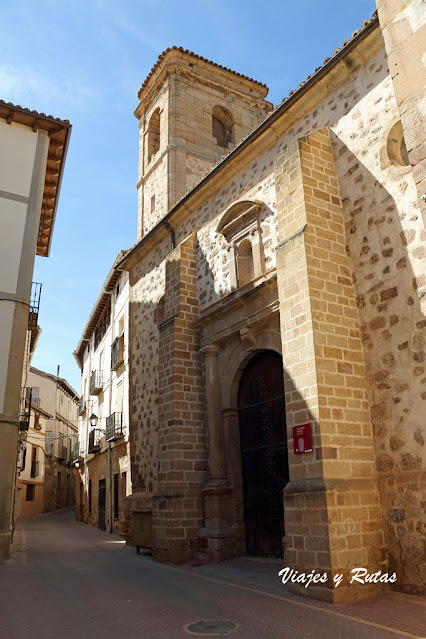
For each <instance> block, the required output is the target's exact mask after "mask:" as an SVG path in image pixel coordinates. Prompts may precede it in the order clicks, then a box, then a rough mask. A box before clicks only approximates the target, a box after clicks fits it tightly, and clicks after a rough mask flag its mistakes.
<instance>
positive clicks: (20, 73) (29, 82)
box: [0, 64, 100, 117]
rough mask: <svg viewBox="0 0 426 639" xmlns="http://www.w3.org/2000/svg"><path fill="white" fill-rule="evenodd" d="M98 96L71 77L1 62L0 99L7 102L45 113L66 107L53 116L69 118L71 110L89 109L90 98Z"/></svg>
mask: <svg viewBox="0 0 426 639" xmlns="http://www.w3.org/2000/svg"><path fill="white" fill-rule="evenodd" d="M99 97H100V94H99V91H98V90H97V89H93V88H92V87H91V86H88V85H85V84H84V83H82V82H74V81H73V79H72V78H69V77H65V76H62V77H60V78H57V77H54V76H50V75H47V74H46V73H45V72H43V71H40V70H38V69H35V68H31V67H30V66H22V67H21V66H13V65H7V64H0V98H1V99H2V100H5V101H6V102H13V103H14V104H20V105H21V106H23V107H28V108H29V109H35V110H37V111H43V112H46V109H47V110H50V109H52V110H54V109H61V110H63V109H65V113H64V114H61V113H56V112H55V113H53V115H54V116H55V117H61V116H62V117H69V111H70V109H72V110H75V109H79V108H80V107H84V108H85V109H87V103H88V101H90V102H91V103H92V102H93V101H95V100H97V99H98V98H99ZM47 115H50V113H48V114H47Z"/></svg>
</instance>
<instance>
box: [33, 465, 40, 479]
mask: <svg viewBox="0 0 426 639" xmlns="http://www.w3.org/2000/svg"><path fill="white" fill-rule="evenodd" d="M39 473H40V462H38V461H32V462H31V477H38V476H39Z"/></svg>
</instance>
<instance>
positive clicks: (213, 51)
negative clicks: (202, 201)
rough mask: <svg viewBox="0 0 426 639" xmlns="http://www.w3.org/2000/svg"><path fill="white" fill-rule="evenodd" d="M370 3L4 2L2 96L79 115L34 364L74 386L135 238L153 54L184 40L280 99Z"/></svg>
mask: <svg viewBox="0 0 426 639" xmlns="http://www.w3.org/2000/svg"><path fill="white" fill-rule="evenodd" d="M261 8H263V11H261V10H260V9H261ZM374 9H375V3H374V0H352V1H351V2H342V1H341V0H323V1H322V2H318V0H298V1H297V2H288V1H285V0H281V1H275V0H272V1H271V0H270V1H269V2H265V3H263V4H262V3H259V2H258V1H256V2H254V1H253V0H245V1H244V2H243V1H241V0H235V1H233V0H215V1H214V2H213V1H212V0H200V2H199V3H198V4H196V3H195V2H194V1H193V0H191V2H189V1H187V0H180V1H175V2H173V1H171V0H161V1H159V0H139V1H135V0H122V1H121V2H120V3H116V2H110V1H109V0H106V1H101V0H84V1H83V0H69V1H68V2H57V1H56V2H52V1H46V0H39V2H37V3H36V4H34V2H29V1H28V0H20V2H18V3H11V2H9V3H3V6H2V16H1V21H0V41H1V43H2V56H1V62H0V98H1V99H3V100H6V101H10V102H13V103H14V104H20V105H21V106H24V107H28V108H30V109H36V110H38V111H42V112H44V113H47V114H49V115H54V116H55V117H60V118H64V119H68V120H70V122H71V124H72V125H73V131H72V135H71V143H70V148H69V151H68V156H67V162H66V166H65V174H64V179H63V183H62V190H61V195H60V200H59V207H58V214H57V218H56V225H55V232H54V236H53V243H52V250H51V255H50V257H49V258H48V259H46V258H41V257H37V258H36V264H35V271H34V278H33V279H34V280H35V281H39V282H42V283H43V290H42V298H41V307H40V315H39V323H40V325H41V327H42V329H43V333H42V335H41V337H40V340H39V343H38V346H37V350H36V353H35V356H34V359H33V364H34V366H37V367H38V368H41V369H43V370H45V371H47V372H51V373H55V372H56V367H57V365H58V364H60V366H61V375H62V376H63V377H65V378H66V379H67V380H68V381H69V382H70V384H71V385H73V386H74V388H75V389H76V390H77V391H79V388H80V371H79V368H78V366H77V364H76V363H75V361H74V358H73V356H72V351H73V350H74V349H75V347H76V345H77V343H78V340H79V338H80V334H81V331H82V329H83V328H84V325H85V323H86V320H87V317H88V315H89V313H90V311H91V309H92V306H93V303H94V302H95V300H96V298H97V296H98V292H99V289H100V286H101V285H102V283H103V282H104V280H105V277H106V275H107V274H108V271H109V269H110V268H111V265H112V262H113V261H114V258H115V256H116V255H117V253H118V252H119V251H120V250H121V249H125V248H128V247H130V246H132V245H133V244H134V243H135V242H136V226H137V193H136V181H137V168H138V126H137V120H136V118H135V117H134V115H133V111H134V109H135V108H136V106H137V103H138V99H137V92H138V89H139V87H140V85H141V84H142V82H143V80H144V79H145V77H146V75H147V74H148V73H149V71H150V69H151V67H152V66H153V65H154V63H155V61H156V59H157V57H158V55H159V54H160V53H161V52H162V51H163V50H164V49H166V48H167V47H170V46H173V45H176V46H182V47H184V48H185V49H189V50H191V51H194V52H195V53H198V54H200V55H202V56H204V57H205V58H209V59H211V60H213V61H215V62H217V63H219V64H223V65H224V66H227V67H229V68H231V69H234V70H236V71H239V72H240V73H243V74H245V75H248V76H250V77H252V78H255V79H256V80H259V81H261V82H265V83H266V84H267V85H268V86H269V89H270V92H269V96H268V99H269V100H270V101H272V102H273V103H274V104H277V103H278V102H280V101H281V100H282V99H283V98H284V97H285V96H287V95H288V93H289V91H290V90H291V89H294V88H296V87H297V85H298V84H299V83H300V82H301V81H302V80H304V79H305V78H306V76H307V75H308V74H309V73H311V72H312V71H314V69H315V67H317V66H320V65H321V64H322V62H323V60H324V58H326V57H327V56H329V55H331V54H332V52H333V51H334V50H335V49H336V48H337V47H340V45H341V43H342V42H343V41H344V40H345V39H346V38H348V37H350V35H351V34H352V32H353V31H354V30H355V29H358V28H360V27H361V25H362V23H363V21H364V20H366V19H367V18H370V17H371V15H372V13H373V11H374Z"/></svg>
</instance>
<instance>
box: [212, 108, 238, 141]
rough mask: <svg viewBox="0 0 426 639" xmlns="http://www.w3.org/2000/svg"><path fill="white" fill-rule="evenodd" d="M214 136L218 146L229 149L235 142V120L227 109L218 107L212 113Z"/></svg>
mask: <svg viewBox="0 0 426 639" xmlns="http://www.w3.org/2000/svg"><path fill="white" fill-rule="evenodd" d="M212 135H213V137H214V138H216V143H217V145H218V146H223V147H224V148H227V147H228V144H233V142H234V118H233V117H232V113H231V112H230V111H228V109H225V107H222V106H219V105H216V106H214V107H213V111H212Z"/></svg>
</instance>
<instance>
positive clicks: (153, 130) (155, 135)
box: [148, 109, 160, 162]
mask: <svg viewBox="0 0 426 639" xmlns="http://www.w3.org/2000/svg"><path fill="white" fill-rule="evenodd" d="M159 148H160V109H155V111H154V113H153V114H152V116H151V119H150V121H149V127H148V162H150V161H151V158H152V157H153V156H154V155H155V154H156V153H157V151H158V150H159Z"/></svg>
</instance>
